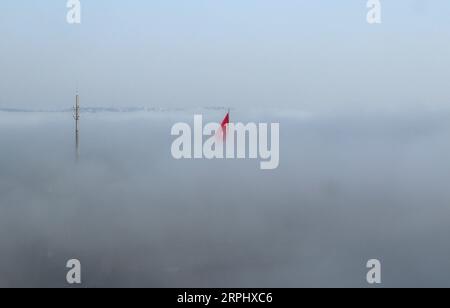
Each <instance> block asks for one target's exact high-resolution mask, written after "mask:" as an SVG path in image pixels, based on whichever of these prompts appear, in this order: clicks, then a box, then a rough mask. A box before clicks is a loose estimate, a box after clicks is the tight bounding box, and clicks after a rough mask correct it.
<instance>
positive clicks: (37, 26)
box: [0, 0, 450, 110]
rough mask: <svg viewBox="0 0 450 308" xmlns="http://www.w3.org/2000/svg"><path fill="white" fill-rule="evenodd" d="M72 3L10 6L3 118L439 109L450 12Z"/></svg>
mask: <svg viewBox="0 0 450 308" xmlns="http://www.w3.org/2000/svg"><path fill="white" fill-rule="evenodd" d="M81 2H82V6H83V7H82V24H81V25H77V26H75V25H68V24H67V23H66V13H67V8H66V1H65V0H58V1H56V0H53V1H51V0H48V1H32V0H28V1H26V0H3V1H1V4H0V107H13V108H67V107H70V106H71V105H72V104H73V95H74V92H75V89H76V87H77V86H78V88H79V89H80V92H81V94H82V98H83V101H82V102H83V104H84V105H89V106H162V107H183V106H190V107H197V106H205V105H206V106H216V105H220V106H224V105H225V106H231V107H254V106H255V107H259V106H264V107H267V106H270V107H272V106H281V107H296V108H316V107H317V108H337V109H344V110H345V109H346V108H396V109H397V108H403V107H405V106H406V107H408V108H410V107H411V106H427V107H428V106H430V107H433V108H434V107H442V106H446V105H448V102H449V101H450V90H449V87H448V80H449V77H450V60H449V56H448V55H449V54H450V19H449V18H448V16H449V14H450V2H449V1H448V0H433V1H425V0H409V1H408V0H395V1H393V0H384V1H383V0H382V1H381V3H382V14H383V15H382V21H383V23H382V24H381V25H369V24H367V23H366V14H367V11H368V9H367V8H366V2H367V1H366V0H348V1H331V0H330V1H325V0H320V1H317V0H316V1H301V0H296V1H294V0H281V1H280V0H277V1H275V0H270V1H269V0H245V1H242V0H208V1H206V0H190V1H187V0H178V1H173V0H161V1H147V0H146V1H118V0H96V1H83V0H82V1H81Z"/></svg>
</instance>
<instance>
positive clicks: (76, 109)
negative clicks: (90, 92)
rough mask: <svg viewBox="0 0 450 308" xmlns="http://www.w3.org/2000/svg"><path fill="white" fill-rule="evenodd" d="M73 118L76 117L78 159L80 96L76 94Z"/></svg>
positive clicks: (76, 152)
mask: <svg viewBox="0 0 450 308" xmlns="http://www.w3.org/2000/svg"><path fill="white" fill-rule="evenodd" d="M73 118H74V119H75V155H76V160H77V161H78V159H79V158H80V96H79V95H78V90H77V94H76V96H75V107H73Z"/></svg>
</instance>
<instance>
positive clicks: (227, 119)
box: [220, 111, 230, 142]
mask: <svg viewBox="0 0 450 308" xmlns="http://www.w3.org/2000/svg"><path fill="white" fill-rule="evenodd" d="M229 123H230V112H229V111H228V113H227V115H226V116H225V118H224V119H223V121H222V124H220V126H221V127H222V136H223V141H224V142H225V141H226V140H227V131H228V124H229Z"/></svg>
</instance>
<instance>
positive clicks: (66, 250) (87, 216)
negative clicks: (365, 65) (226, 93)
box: [0, 110, 450, 287]
mask: <svg viewBox="0 0 450 308" xmlns="http://www.w3.org/2000/svg"><path fill="white" fill-rule="evenodd" d="M202 112H203V113H204V116H205V118H207V120H211V121H212V120H216V121H219V120H221V117H223V111H213V110H208V111H205V110H203V111H202ZM192 120H193V112H191V111H184V112H183V111H177V112H148V113H146V112H135V113H97V114H82V120H81V148H80V152H81V156H80V160H79V162H78V163H76V162H75V149H74V136H73V129H74V128H73V119H72V115H71V114H70V113H63V112H61V113H58V112H56V113H6V112H0V144H1V148H0V287H36V286H37V287H65V286H68V285H67V283H66V273H67V269H66V268H65V264H66V262H67V261H68V260H69V259H72V258H76V259H79V260H80V261H81V264H82V280H83V285H82V286H85V287H86V286H87V287H333V286H337V287H348V286H356V287H360V286H361V287H362V286H367V283H366V272H367V269H366V267H365V265H366V262H367V261H368V260H369V259H373V258H376V259H379V260H381V262H382V266H383V267H382V275H383V276H382V280H383V285H382V286H386V287H390V286H393V287H400V286H401V287H407V286H410V287H411V286H427V287H431V286H446V287H450V279H449V278H448V277H449V275H448V274H449V272H450V247H449V245H448V234H450V215H449V214H450V210H449V206H450V204H449V200H450V189H449V183H450V163H449V159H448V157H450V143H449V140H450V113H449V112H431V111H428V112H423V111H420V112H419V111H414V112H413V111H411V112H408V113H399V112H385V113H382V112H373V113H363V114H360V113H356V112H355V113H351V112H349V113H345V114H344V113H342V114H331V113H303V112H298V111H295V112H294V111H291V110H284V111H273V110H272V111H270V112H263V111H261V112H260V113H259V114H255V113H249V112H246V111H244V110H233V111H232V119H231V120H232V121H244V122H247V121H267V122H269V121H270V122H274V121H278V122H280V130H281V140H280V146H281V147H280V166H279V168H278V169H276V170H271V171H262V170H260V169H259V161H257V160H212V161H208V160H174V159H173V158H172V156H171V154H170V145H171V142H172V141H173V137H172V136H171V135H170V129H171V127H172V125H173V124H174V123H175V122H178V121H187V122H192Z"/></svg>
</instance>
